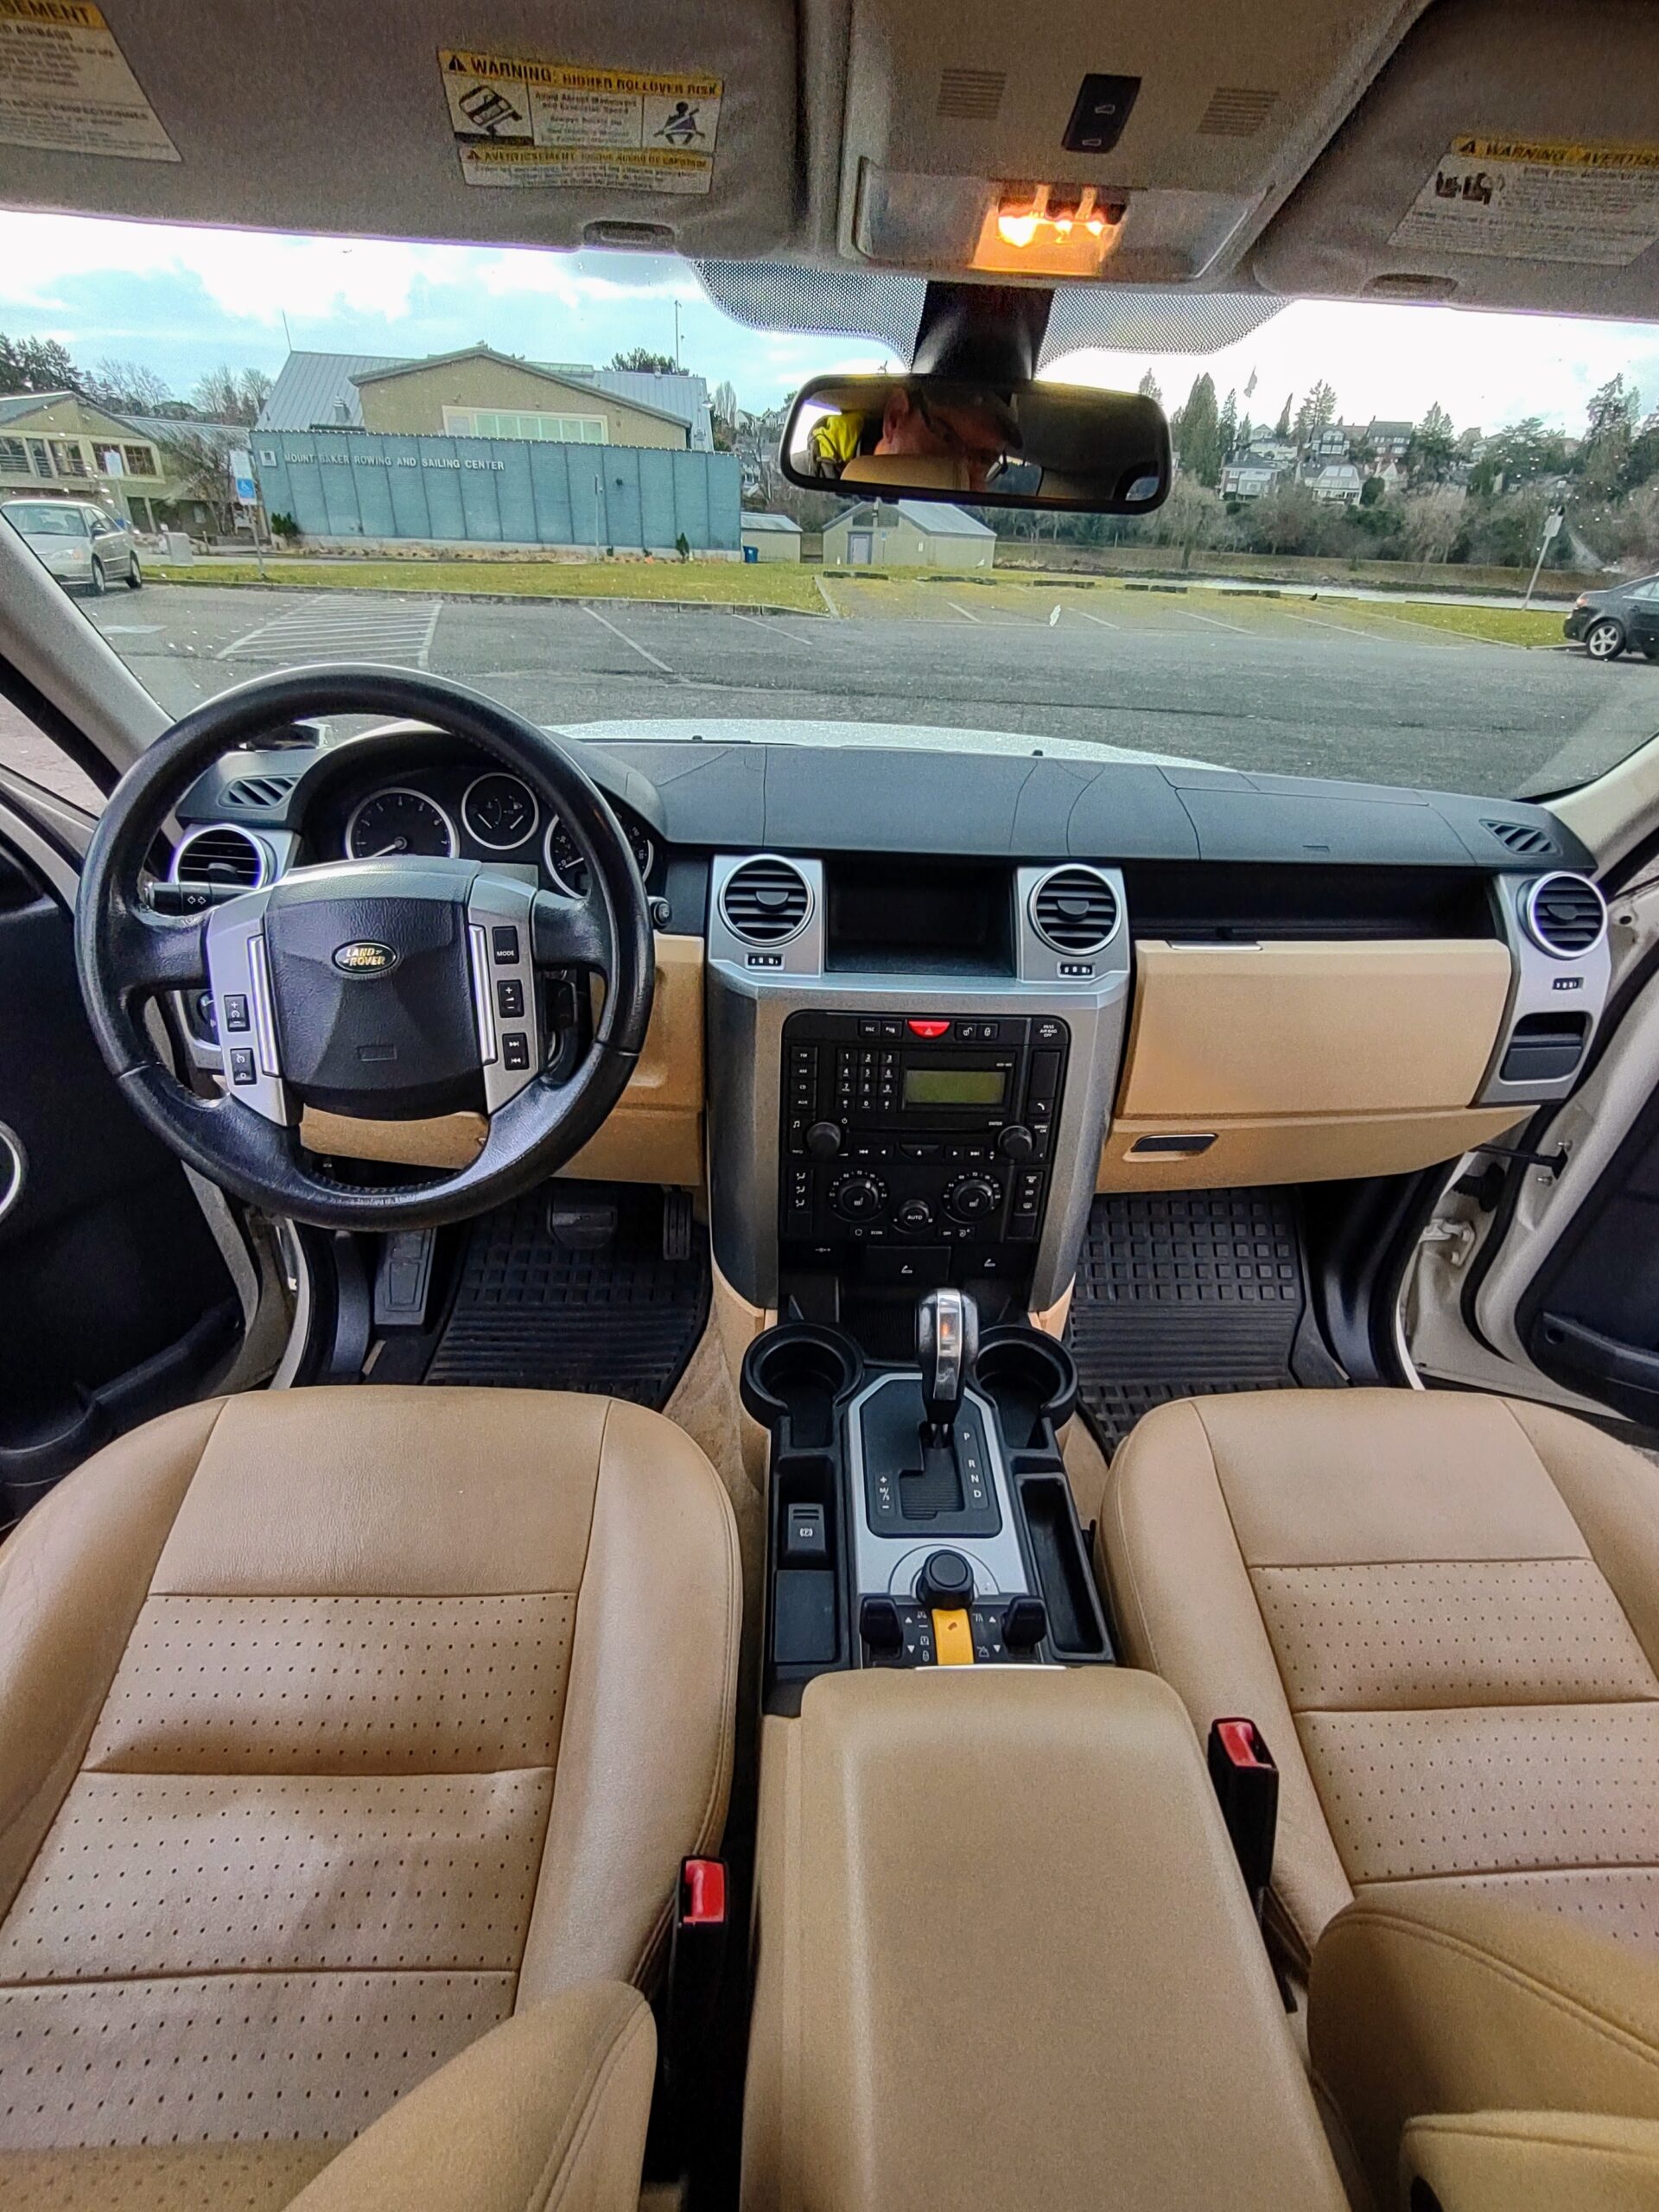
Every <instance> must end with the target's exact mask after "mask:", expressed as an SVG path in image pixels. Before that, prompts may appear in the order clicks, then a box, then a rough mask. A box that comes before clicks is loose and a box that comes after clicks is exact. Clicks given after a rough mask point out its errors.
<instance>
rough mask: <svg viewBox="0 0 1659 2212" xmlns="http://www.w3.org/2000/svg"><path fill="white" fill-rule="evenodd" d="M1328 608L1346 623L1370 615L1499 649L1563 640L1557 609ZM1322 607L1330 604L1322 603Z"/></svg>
mask: <svg viewBox="0 0 1659 2212" xmlns="http://www.w3.org/2000/svg"><path fill="white" fill-rule="evenodd" d="M1328 603H1329V605H1330V606H1331V607H1332V608H1335V607H1338V606H1340V607H1341V608H1342V610H1343V619H1344V621H1345V620H1348V619H1349V617H1350V616H1351V615H1354V614H1360V615H1365V614H1370V615H1376V616H1380V617H1382V618H1383V620H1384V623H1385V626H1386V625H1387V624H1392V623H1395V622H1404V623H1408V624H1409V625H1411V626H1414V627H1415V626H1418V625H1420V624H1421V626H1422V627H1423V628H1425V629H1428V630H1454V631H1455V632H1457V633H1458V635H1459V637H1463V638H1482V639H1485V640H1486V641H1487V642H1488V643H1489V644H1494V645H1560V644H1562V643H1563V642H1564V641H1563V639H1562V636H1561V613H1560V609H1559V608H1558V607H1451V606H1447V605H1444V604H1425V603H1424V602H1423V601H1417V600H1414V601H1412V602H1411V603H1410V605H1408V606H1404V607H1389V606H1384V605H1383V604H1382V603H1380V602H1379V601H1376V600H1374V599H1363V600H1342V601H1338V600H1336V599H1332V600H1331V601H1329V602H1328ZM1319 604H1320V606H1321V607H1323V606H1325V605H1326V604H1327V602H1326V601H1325V600H1324V599H1321V600H1320V601H1319Z"/></svg>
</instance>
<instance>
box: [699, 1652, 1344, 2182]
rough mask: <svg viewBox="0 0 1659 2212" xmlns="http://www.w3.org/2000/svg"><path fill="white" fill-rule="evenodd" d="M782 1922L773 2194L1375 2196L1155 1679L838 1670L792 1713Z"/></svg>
mask: <svg viewBox="0 0 1659 2212" xmlns="http://www.w3.org/2000/svg"><path fill="white" fill-rule="evenodd" d="M756 1935H757V1942H758V1953H757V1959H756V1969H757V1972H756V1984H755V1999H754V2013H753V2029H752V2033H751V2039H750V2053H749V2088H748V2100H747V2122H746V2141H745V2155H744V2191H743V2195H744V2203H745V2206H746V2208H747V2212H774V2208H776V2212H785V2208H793V2207H796V2206H805V2205H807V2204H809V2203H810V2205H811V2206H812V2207H813V2208H814V2212H843V2208H844V2212H854V2208H860V2212H862V2209H863V2208H868V2212H877V2208H886V2209H887V2212H890V2208H892V2207H893V2206H894V2205H897V2204H903V2203H913V2202H921V2201H923V2200H924V2197H925V2195H931V2194H932V2193H934V2192H937V2191H938V2190H940V2189H944V2188H948V2189H949V2190H950V2191H951V2194H952V2196H956V2197H959V2198H960V2199H962V2200H963V2201H964V2202H975V2203H980V2204H986V2205H995V2206H997V2207H998V2208H999V2212H1016V2208H1024V2207H1029V2208H1031V2212H1039V2208H1040V2212H1065V2208H1067V2207H1071V2206H1076V2207H1077V2208H1079V2212H1081V2208H1083V2207H1084V2206H1087V2207H1089V2208H1090V2209H1091V2212H1100V2208H1102V2207H1107V2206H1118V2205H1122V2206H1123V2207H1124V2208H1126V2212H1127V2209H1128V2208H1130V2207H1133V2208H1135V2212H1161V2209H1162V2208H1168V2212H1192V2208H1194V2207H1195V2206H1200V2205H1212V2204H1223V2203H1224V2204H1226V2205H1228V2206H1229V2207H1230V2208H1232V2209H1233V2212H1251V2208H1258V2207H1259V2208H1261V2212H1269V2208H1271V2212H1294V2208H1301V2207H1307V2208H1317V2212H1344V2208H1345V2200H1344V2196H1343V2193H1342V2190H1341V2186H1340V2184H1339V2183H1338V2178H1337V2174H1336V2170H1335V2167H1334V2165H1333V2164H1332V2159H1331V2156H1330V2152H1329V2151H1328V2150H1327V2148H1326V2145H1325V2137H1324V2133H1323V2132H1322V2130H1321V2127H1320V2124H1319V2117H1318V2114H1317V2113H1316V2111H1315V2108H1314V2105H1313V2098H1312V2095H1311V2094H1310V2092H1309V2089H1308V2087H1307V2083H1306V2078H1305V2075H1304V2073H1303V2070H1302V2067H1301V2064H1300V2059H1299V2056H1298V2053H1297V2050H1296V2048H1295V2045H1294V2040H1293V2037H1292V2035H1291V2032H1290V2029H1289V2027H1288V2025H1287V2022H1286V2018H1285V2013H1284V2008H1283V2005H1282V2003H1281V1999H1280V1995H1279V1993H1278V1990H1277V1988H1276V1986H1275V1985H1274V1980H1273V1976H1272V1974H1271V1972H1270V1970H1269V1968H1268V1961H1267V1957H1266V1954H1265V1952H1264V1951H1263V1949H1262V1940H1261V1936H1260V1935H1259V1933H1258V1931H1257V1929H1256V1926H1255V1920H1254V1917H1253V1916H1252V1914H1251V1911H1250V1908H1249V1901H1248V1899H1247V1897H1246V1895H1245V1891H1244V1886H1243V1881H1242V1879H1241V1877H1240V1875H1239V1872H1238V1868H1237V1865H1236V1861H1235V1859H1234V1858H1233V1854H1232V1850H1231V1847H1230V1844H1229V1841H1228V1839H1227V1834H1226V1831H1225V1829H1224V1827H1223V1824H1222V1821H1221V1818H1220V1815H1219V1813H1218V1811H1217V1807H1216V1803H1215V1799H1214V1796H1213V1794H1212V1791H1211V1785H1210V1782H1209V1778H1208V1776H1207V1775H1206V1772H1205V1764H1204V1761H1203V1758H1201V1756H1200V1753H1199V1750H1198V1743H1197V1741H1196V1739H1195V1738H1194V1736H1193V1733H1192V1724H1191V1722H1190V1721H1189V1720H1188V1719H1187V1716H1186V1713H1185V1708H1184V1707H1183V1706H1182V1705H1181V1703H1180V1701H1179V1699H1178V1698H1177V1697H1176V1696H1175V1694H1173V1691H1171V1690H1169V1689H1168V1688H1166V1687H1165V1685H1164V1684H1163V1683H1162V1682H1160V1681H1157V1680H1156V1679H1155V1678H1154V1677H1153V1676H1151V1675H1141V1674H1133V1673H1129V1672H1128V1671H1126V1670H1124V1669H1067V1670H1061V1669H1051V1668H1042V1669H1020V1670H1014V1669H1007V1670H1003V1669H979V1668H975V1669H945V1670H932V1671H929V1672H925V1673H908V1672H903V1673H900V1672H893V1673H882V1672H874V1671H867V1672H863V1673H856V1674H835V1675H821V1676H819V1677H818V1678H817V1680H816V1681H812V1682H811V1683H810V1684H809V1685H808V1687H807V1689H806V1692H805V1694H804V1698H803V1700H802V1705H801V1711H800V1714H799V1717H798V1719H779V1718H772V1719H767V1720H766V1722H765V1723H764V1726H763V1740H762V1752H761V1827H760V1856H759V1863H758V1867H757V1904H756Z"/></svg>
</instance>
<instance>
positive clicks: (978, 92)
mask: <svg viewBox="0 0 1659 2212" xmlns="http://www.w3.org/2000/svg"><path fill="white" fill-rule="evenodd" d="M1410 12H1411V10H1410V8H1409V7H1407V8H1404V9H1402V6H1401V4H1400V0H1264V4H1262V5H1261V6H1257V7H1250V8H1232V9H1217V7H1216V6H1215V5H1214V4H1213V0H1163V4H1161V5H1160V6H1159V7H1157V8H1155V9H1150V8H1149V9H1141V10H1113V11H1108V12H1107V13H1105V14H1101V13H1099V12H1098V11H1096V12H1093V13H1085V15H1084V16H1081V17H1079V18H1078V20H1077V24H1076V26H1075V28H1068V26H1067V25H1066V24H1065V22H1060V21H1058V20H1057V21H1056V22H1052V23H1051V22H1046V21H1039V20H1037V19H1033V17H1032V16H1030V14H1029V13H1028V12H1027V11H1024V10H1020V9H1018V8H1010V7H1008V6H1007V5H1006V4H1005V0H951V4H950V6H949V7H948V8H946V7H944V6H942V5H940V4H939V0H926V4H918V0H854V6H853V32H852V41H851V48H850V60H849V75H848V99H847V122H846V131H845V139H844V146H843V158H842V180H841V239H840V243H841V248H842V252H843V253H845V254H847V255H848V256H849V257H861V258H863V259H865V260H867V261H870V262H874V263H876V264H883V265H886V266H888V267H893V268H906V269H911V270H928V271H930V272H931V273H934V274H938V275H957V274H963V273H966V272H969V271H976V272H982V273H984V274H986V275H987V276H1021V275H1025V276H1030V277H1056V278H1066V277H1070V278H1074V279H1075V278H1079V277H1081V278H1089V279H1095V278H1106V279H1109V280H1111V281H1114V282H1116V283H1135V284H1160V285H1163V284H1173V283H1192V282H1193V281H1195V280H1198V279H1204V280H1206V281H1209V282H1212V283H1213V282H1216V281H1217V279H1219V278H1222V277H1224V276H1225V275H1226V273H1227V272H1228V270H1230V269H1231V268H1233V267H1235V266H1236V264H1237V262H1238V260H1239V258H1240V257H1241V255H1242V253H1243V250H1244V248H1245V247H1246V246H1247V245H1248V244H1249V240H1250V239H1251V238H1253V236H1254V235H1255V231H1256V229H1257V227H1258V226H1259V225H1260V222H1261V220H1262V217H1263V215H1264V213H1265V211H1266V210H1267V209H1268V207H1271V206H1274V205H1275V204H1277V202H1278V200H1280V199H1281V197H1282V196H1283V194H1285V193H1287V191H1288V190H1289V188H1290V187H1291V186H1292V185H1293V184H1294V182H1295V181H1296V180H1297V178H1298V177H1300V175H1302V174H1303V172H1304V171H1305V169H1306V167H1307V166H1308V164H1309V163H1310V162H1312V161H1313V158H1314V156H1316V155H1317V154H1318V153H1319V150H1320V149H1322V148H1323V147H1324V146H1325V143H1327V141H1328V139H1329V137H1330V136H1331V133H1332V130H1335V129H1336V127H1337V125H1338V124H1339V123H1340V122H1341V120H1342V118H1344V116H1345V115H1346V114H1347V113H1348V112H1349V111H1350V110H1351V107H1352V105H1353V104H1354V102H1355V100H1356V99H1357V97H1358V96H1359V93H1360V92H1361V91H1362V90H1363V87H1364V86H1365V85H1366V84H1367V83H1369V81H1370V78H1371V77H1372V75H1373V74H1374V73H1375V72H1376V68H1377V67H1379V66H1380V64H1381V62H1382V61H1383V59H1384V58H1385V56H1386V55H1387V54H1389V52H1390V51H1391V49H1392V47H1393V44H1394V41H1395V38H1396V37H1397V35H1398V30H1399V26H1400V23H1401V22H1402V18H1406V19H1408V17H1409V14H1410Z"/></svg>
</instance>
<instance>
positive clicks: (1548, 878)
mask: <svg viewBox="0 0 1659 2212" xmlns="http://www.w3.org/2000/svg"><path fill="white" fill-rule="evenodd" d="M1521 911H1522V916H1523V918H1524V919H1525V921H1526V925H1527V931H1528V934H1529V936H1530V937H1531V938H1532V939H1533V942H1534V943H1535V944H1541V946H1542V947H1543V949H1544V950H1545V951H1546V952H1553V953H1554V956H1555V957H1556V958H1557V959H1558V960H1577V959H1578V958H1579V957H1580V956H1581V955H1582V954H1584V953H1586V952H1593V951H1594V950H1595V948H1596V947H1597V945H1599V944H1600V943H1601V940H1602V938H1603V936H1604V934H1605V931H1606V928H1607V908H1606V906H1605V902H1604V900H1603V899H1602V895H1601V893H1600V892H1599V891H1598V890H1597V888H1596V887H1595V885H1594V884H1593V883H1592V882H1591V881H1590V880H1589V879H1588V878H1587V877H1586V876H1582V875H1541V876H1540V877H1539V878H1538V880H1537V881H1536V882H1535V884H1534V885H1533V886H1532V887H1531V889H1530V890H1529V891H1528V893H1527V894H1526V896H1525V899H1523V900H1522V909H1521Z"/></svg>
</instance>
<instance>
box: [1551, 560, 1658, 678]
mask: <svg viewBox="0 0 1659 2212" xmlns="http://www.w3.org/2000/svg"><path fill="white" fill-rule="evenodd" d="M1563 627H1564V628H1565V630H1566V632H1567V636H1568V637H1569V638H1573V639H1577V640H1580V642H1581V643H1582V644H1583V646H1584V650H1585V651H1586V652H1587V653H1588V654H1589V656H1590V658H1591V659H1592V660H1617V659H1618V657H1619V655H1620V653H1622V652H1624V649H1625V647H1626V646H1627V645H1629V646H1632V647H1634V648H1635V650H1636V651H1637V652H1644V653H1645V654H1646V655H1647V657H1648V658H1649V660H1659V576H1637V577H1635V578H1633V579H1632V580H1631V582H1629V583H1627V584H1614V585H1612V586H1611V588H1609V589H1607V590H1605V591H1583V592H1580V594H1579V595H1578V597H1577V598H1576V599H1575V600H1574V601H1573V610H1572V612H1571V613H1569V614H1568V616H1567V620H1566V622H1565V624H1564V625H1563Z"/></svg>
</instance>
